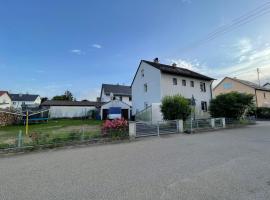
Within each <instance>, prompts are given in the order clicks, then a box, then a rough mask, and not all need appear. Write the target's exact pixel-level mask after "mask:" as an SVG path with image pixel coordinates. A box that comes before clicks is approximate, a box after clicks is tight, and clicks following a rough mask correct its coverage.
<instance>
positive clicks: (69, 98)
mask: <svg viewBox="0 0 270 200" xmlns="http://www.w3.org/2000/svg"><path fill="white" fill-rule="evenodd" d="M52 100H62V101H75V98H74V97H73V94H72V93H71V92H70V91H68V90H67V91H65V93H64V94H63V95H58V96H54V97H53V98H52Z"/></svg>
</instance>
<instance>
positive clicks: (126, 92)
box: [100, 84, 132, 106]
mask: <svg viewBox="0 0 270 200" xmlns="http://www.w3.org/2000/svg"><path fill="white" fill-rule="evenodd" d="M111 100H120V101H123V102H124V103H126V104H128V105H130V106H132V96H131V87H130V86H126V85H119V84H117V85H113V84H102V86H101V92H100V101H101V102H109V101H111Z"/></svg>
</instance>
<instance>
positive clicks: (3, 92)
mask: <svg viewBox="0 0 270 200" xmlns="http://www.w3.org/2000/svg"><path fill="white" fill-rule="evenodd" d="M6 93H7V94H8V91H0V97H1V96H2V95H3V94H6Z"/></svg>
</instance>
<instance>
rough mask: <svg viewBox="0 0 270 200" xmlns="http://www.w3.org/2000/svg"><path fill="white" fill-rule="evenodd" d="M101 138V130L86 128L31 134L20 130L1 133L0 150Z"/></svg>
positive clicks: (31, 147)
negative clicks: (94, 130) (12, 132)
mask: <svg viewBox="0 0 270 200" xmlns="http://www.w3.org/2000/svg"><path fill="white" fill-rule="evenodd" d="M99 138H101V130H98V131H96V132H93V131H91V132H89V131H87V130H85V129H84V128H81V129H79V130H67V131H61V132H54V131H53V130H51V131H48V132H32V133H29V135H26V134H25V133H24V132H22V131H19V132H18V133H14V134H13V135H10V134H9V135H0V151H8V150H12V149H14V150H15V149H17V150H20V149H33V148H41V147H56V146H61V145H66V144H73V143H74V144H75V143H80V142H87V141H91V140H95V139H99Z"/></svg>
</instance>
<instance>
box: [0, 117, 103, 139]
mask: <svg viewBox="0 0 270 200" xmlns="http://www.w3.org/2000/svg"><path fill="white" fill-rule="evenodd" d="M101 124H102V121H99V120H81V119H57V120H49V122H47V123H40V124H30V125H29V135H31V134H38V135H43V136H44V135H46V137H48V138H49V137H50V138H54V139H55V138H59V137H70V135H75V136H76V135H79V134H82V133H83V134H84V136H86V137H95V136H98V135H100V131H101ZM20 130H21V131H22V132H23V135H25V126H23V125H12V126H5V127H0V143H13V142H14V140H15V139H16V137H17V136H18V133H19V131H20ZM25 138H26V141H30V140H31V139H29V138H28V137H25Z"/></svg>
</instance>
